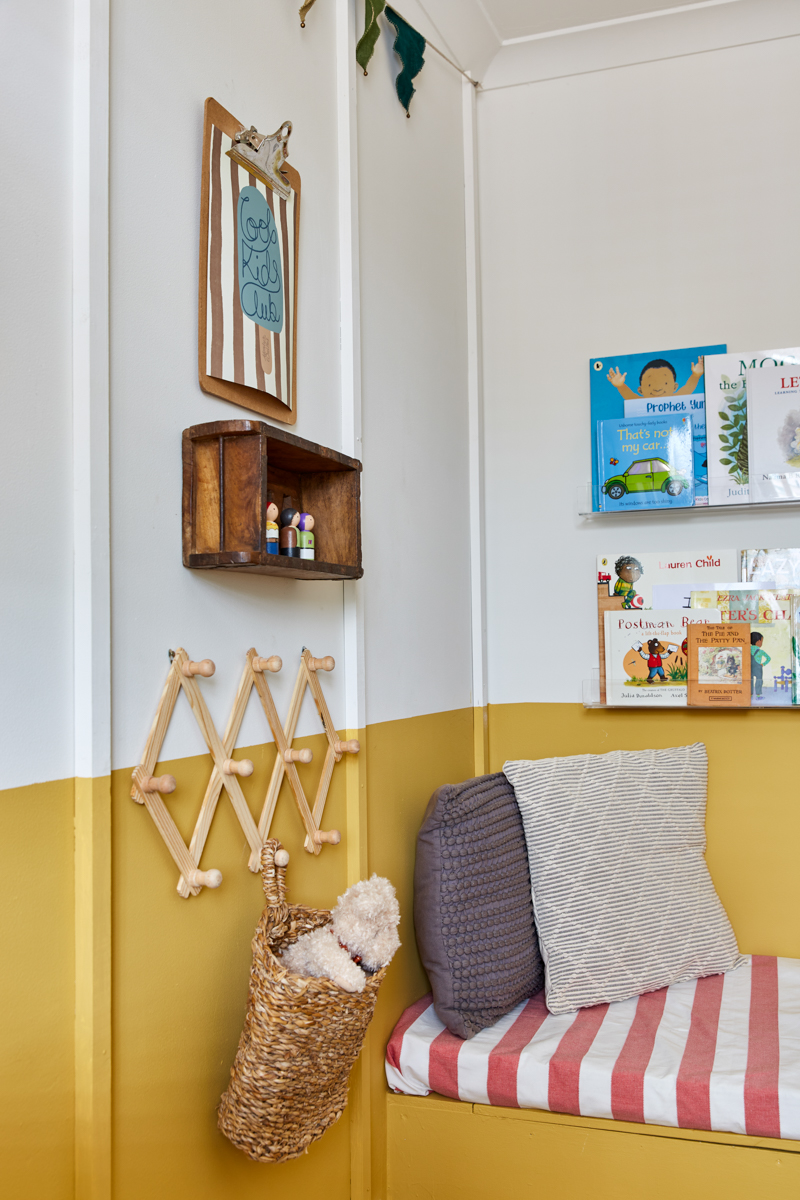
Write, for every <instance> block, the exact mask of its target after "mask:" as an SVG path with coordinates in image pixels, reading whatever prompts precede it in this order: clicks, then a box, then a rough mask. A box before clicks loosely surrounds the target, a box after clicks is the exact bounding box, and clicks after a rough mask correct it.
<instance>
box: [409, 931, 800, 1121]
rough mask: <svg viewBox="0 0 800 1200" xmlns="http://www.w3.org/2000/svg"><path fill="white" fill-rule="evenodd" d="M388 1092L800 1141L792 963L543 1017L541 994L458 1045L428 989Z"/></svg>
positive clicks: (798, 1004) (748, 967)
mask: <svg viewBox="0 0 800 1200" xmlns="http://www.w3.org/2000/svg"><path fill="white" fill-rule="evenodd" d="M386 1077H387V1079H388V1081H389V1087H390V1088H392V1090H393V1091H395V1092H402V1093H405V1094H406V1095H409V1096H427V1095H428V1093H429V1092H432V1091H434V1092H439V1093H440V1094H441V1095H443V1096H449V1097H451V1098H452V1099H454V1100H467V1101H470V1102H472V1103H475V1104H498V1105H505V1106H507V1107H511V1108H543V1109H548V1110H549V1111H551V1112H560V1113H573V1114H574V1115H576V1116H584V1117H610V1118H614V1119H616V1120H618V1121H641V1122H644V1123H645V1124H650V1125H672V1126H675V1127H676V1128H679V1129H708V1130H718V1131H729V1132H731V1133H746V1134H751V1135H753V1136H758V1137H773V1138H800V960H799V959H793V958H771V957H766V956H763V955H753V956H752V957H751V956H748V957H747V958H746V959H745V962H744V965H743V966H741V967H739V968H738V969H737V970H735V971H729V972H728V973H727V974H725V975H710V976H708V977H707V978H705V979H697V980H690V981H689V982H687V983H675V984H673V985H672V987H668V988H662V989H661V990H660V991H658V992H648V993H647V994H645V995H644V996H638V997H635V998H634V999H632V1000H623V1001H620V1002H618V1003H616V1004H598V1005H597V1006H596V1007H595V1008H583V1009H580V1010H579V1011H578V1012H576V1013H566V1014H564V1015H561V1016H553V1015H552V1014H551V1013H549V1012H548V1011H547V1008H546V1007H545V1003H544V992H540V993H539V994H538V995H536V996H534V997H533V999H531V1000H528V1001H526V1002H525V1003H524V1004H520V1005H518V1006H517V1008H515V1009H514V1010H513V1011H512V1012H510V1013H509V1014H508V1015H507V1016H505V1017H503V1018H502V1019H501V1020H500V1021H498V1022H497V1024H496V1025H493V1026H492V1027H491V1028H490V1029H484V1030H483V1032H482V1033H479V1034H478V1035H477V1036H476V1037H474V1038H472V1039H471V1040H470V1041H468V1042H464V1041H462V1040H461V1039H460V1038H457V1037H455V1036H454V1035H453V1034H452V1033H450V1032H449V1031H448V1030H447V1029H446V1028H445V1027H444V1025H443V1024H442V1022H441V1021H440V1020H439V1018H438V1017H437V1016H436V1013H435V1012H434V1010H433V1002H432V999H431V997H430V996H426V997H424V998H423V999H422V1000H418V1001H417V1003H416V1004H412V1006H411V1008H409V1009H407V1010H406V1011H405V1013H404V1014H403V1016H402V1017H401V1018H400V1020H399V1021H398V1023H397V1026H396V1028H395V1030H394V1033H393V1034H392V1037H391V1039H390V1041H389V1045H388V1047H387V1050H386Z"/></svg>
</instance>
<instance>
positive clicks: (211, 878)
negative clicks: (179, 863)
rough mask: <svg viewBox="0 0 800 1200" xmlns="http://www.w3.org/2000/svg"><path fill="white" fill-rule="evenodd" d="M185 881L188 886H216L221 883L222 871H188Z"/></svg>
mask: <svg viewBox="0 0 800 1200" xmlns="http://www.w3.org/2000/svg"><path fill="white" fill-rule="evenodd" d="M186 882H187V883H188V884H189V886H190V887H207V888H218V887H219V885H220V884H221V883H222V871H217V870H216V869H214V870H211V871H190V872H189V874H188V875H187V876H186Z"/></svg>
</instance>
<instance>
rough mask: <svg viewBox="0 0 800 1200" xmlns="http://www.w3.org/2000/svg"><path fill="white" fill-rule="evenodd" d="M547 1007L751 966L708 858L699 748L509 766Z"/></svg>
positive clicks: (703, 757)
mask: <svg viewBox="0 0 800 1200" xmlns="http://www.w3.org/2000/svg"><path fill="white" fill-rule="evenodd" d="M503 771H504V772H505V775H506V777H507V779H508V780H509V782H510V783H511V785H512V786H513V788H514V793H515V795H516V798H517V803H518V804H519V808H520V812H521V813H522V823H523V826H524V829H525V839H526V841H527V844H528V863H529V866H530V874H531V889H532V892H533V910H534V915H535V918H536V928H537V931H538V934H539V945H540V948H541V953H542V957H543V959H544V962H545V994H546V998H547V1007H548V1008H549V1009H550V1011H551V1012H553V1013H565V1012H574V1011H575V1009H577V1008H585V1007H588V1006H590V1005H593V1004H602V1003H605V1002H607V1001H609V1002H610V1001H614V1000H626V999H628V998H629V997H630V996H638V995H640V994H641V993H642V992H652V991H655V990H656V989H657V988H662V987H667V986H668V985H669V984H671V983H678V982H679V981H680V980H683V979H697V978H699V977H700V976H703V975H717V974H720V973H721V972H723V971H730V970H732V969H733V968H734V967H737V966H739V965H740V963H741V962H742V961H743V960H742V959H741V957H740V956H739V949H738V946H737V944H736V936H735V934H734V932H733V929H732V928H731V924H730V921H729V920H728V917H727V914H726V912H725V910H724V908H723V907H722V903H721V901H720V899H719V896H718V895H717V893H716V891H715V890H714V884H713V883H712V881H711V876H710V875H709V873H708V867H707V866H706V861H705V858H704V857H703V856H704V853H705V848H706V835H705V810H706V780H707V774H708V757H707V754H706V748H705V746H704V745H703V744H702V742H696V743H695V744H694V745H693V746H676V747H674V748H672V749H669V750H635V751H626V750H615V751H613V752H612V753H610V754H580V755H575V756H574V757H571V758H543V759H538V760H536V761H525V760H520V761H518V762H507V763H505V765H504V767H503Z"/></svg>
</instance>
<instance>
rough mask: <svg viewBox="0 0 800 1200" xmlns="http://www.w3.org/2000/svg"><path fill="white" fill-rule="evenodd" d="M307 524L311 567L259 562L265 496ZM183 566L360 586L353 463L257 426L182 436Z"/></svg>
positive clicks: (299, 562)
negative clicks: (288, 505)
mask: <svg viewBox="0 0 800 1200" xmlns="http://www.w3.org/2000/svg"><path fill="white" fill-rule="evenodd" d="M268 492H270V493H272V496H273V499H274V500H275V503H276V504H277V505H278V508H280V506H281V502H282V500H283V497H284V496H285V495H288V496H291V498H292V503H293V506H294V507H295V508H297V509H299V510H300V511H301V512H310V513H311V514H312V516H313V517H314V535H315V538H316V558H315V559H314V560H313V561H309V560H307V559H301V558H289V557H285V556H284V555H281V554H278V555H275V554H267V546H266V512H267V493H268ZM183 565H184V566H185V567H191V568H193V569H199V570H212V569H221V570H226V571H231V570H233V571H245V572H248V573H250V574H256V575H275V576H280V577H282V578H284V579H360V578H361V576H362V574H363V569H362V566H361V463H360V462H359V461H358V459H355V458H348V456H347V455H346V454H339V452H338V451H336V450H329V449H327V447H325V446H318V445H316V443H314V442H308V441H306V440H305V439H304V438H300V437H297V436H295V434H292V433H289V432H288V431H285V430H283V429H276V428H275V427H274V426H272V425H267V424H265V422H263V421H209V422H208V423H207V424H205V425H192V426H191V428H189V429H184V431H183Z"/></svg>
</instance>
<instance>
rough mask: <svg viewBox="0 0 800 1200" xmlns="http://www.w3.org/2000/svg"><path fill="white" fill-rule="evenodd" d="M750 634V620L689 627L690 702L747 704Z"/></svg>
mask: <svg viewBox="0 0 800 1200" xmlns="http://www.w3.org/2000/svg"><path fill="white" fill-rule="evenodd" d="M707 611H709V612H712V611H713V610H712V609H708V610H707ZM750 633H751V629H750V623H749V622H744V621H730V622H724V623H722V622H720V623H719V624H717V625H690V626H689V629H688V637H687V645H688V659H689V662H688V672H689V686H688V703H689V704H691V705H698V706H700V707H703V708H749V707H750V674H751V661H752V656H751V653H750V646H751V641H750Z"/></svg>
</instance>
